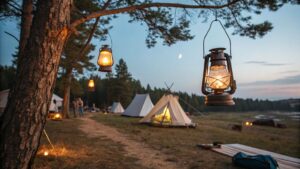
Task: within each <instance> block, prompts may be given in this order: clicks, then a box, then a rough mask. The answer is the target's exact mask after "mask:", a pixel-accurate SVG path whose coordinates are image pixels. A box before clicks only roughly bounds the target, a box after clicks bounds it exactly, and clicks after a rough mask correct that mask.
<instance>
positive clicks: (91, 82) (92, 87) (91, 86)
mask: <svg viewBox="0 0 300 169" xmlns="http://www.w3.org/2000/svg"><path fill="white" fill-rule="evenodd" d="M88 91H90V92H93V91H95V82H94V80H93V79H90V80H89V83H88Z"/></svg>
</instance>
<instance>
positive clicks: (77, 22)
mask: <svg viewBox="0 0 300 169" xmlns="http://www.w3.org/2000/svg"><path fill="white" fill-rule="evenodd" d="M239 1H241V0H233V1H229V2H228V3H226V4H224V5H189V4H180V3H149V4H141V5H132V6H128V7H124V8H118V9H111V10H101V11H97V12H93V13H91V14H89V15H87V16H85V17H83V18H80V19H78V20H75V21H74V22H73V23H72V24H71V25H70V29H74V28H75V27H76V26H78V25H80V24H81V23H84V22H86V21H88V20H91V19H93V18H97V17H100V16H105V15H112V14H118V13H124V12H130V11H134V10H142V9H146V8H152V7H174V8H183V9H187V8H189V9H221V8H226V7H229V6H230V5H233V4H235V3H237V2H239Z"/></svg>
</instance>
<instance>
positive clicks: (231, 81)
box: [202, 11, 236, 95]
mask: <svg viewBox="0 0 300 169" xmlns="http://www.w3.org/2000/svg"><path fill="white" fill-rule="evenodd" d="M214 22H217V23H219V24H220V25H221V27H222V29H223V30H224V32H225V34H226V36H227V38H228V40H229V54H230V55H227V54H225V55H224V56H225V57H226V63H227V67H228V69H227V70H228V74H229V75H230V83H229V86H231V89H230V91H229V92H228V93H230V94H233V93H234V92H235V90H236V83H235V81H234V77H233V73H232V66H231V62H230V60H231V56H232V52H231V39H230V37H229V35H228V33H227V31H226V29H225V27H224V26H223V24H222V22H221V21H220V20H219V19H218V18H217V11H216V12H215V19H214V20H213V21H212V22H211V23H210V25H209V28H208V30H207V32H206V34H205V36H204V39H203V58H204V59H205V61H204V65H205V67H204V71H203V79H202V93H203V94H205V95H207V94H209V92H208V91H206V90H205V89H206V87H205V85H204V84H203V83H204V82H205V83H206V81H205V79H206V77H208V72H209V71H208V67H207V66H206V65H208V61H209V58H208V56H205V40H206V37H207V35H208V33H209V32H210V30H211V27H212V25H213V23H214ZM222 78H225V77H222ZM222 78H221V79H222ZM216 81H217V79H216ZM210 90H212V89H210Z"/></svg>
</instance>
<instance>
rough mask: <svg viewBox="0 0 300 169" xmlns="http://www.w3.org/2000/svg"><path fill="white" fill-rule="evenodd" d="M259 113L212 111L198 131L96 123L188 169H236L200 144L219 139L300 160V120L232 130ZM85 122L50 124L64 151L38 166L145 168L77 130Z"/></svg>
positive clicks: (129, 121) (113, 118)
mask: <svg viewBox="0 0 300 169" xmlns="http://www.w3.org/2000/svg"><path fill="white" fill-rule="evenodd" d="M256 114H257V113H208V115H205V116H197V117H192V119H193V121H194V122H196V123H198V126H197V128H196V129H192V128H158V127H150V126H147V125H140V124H139V123H138V121H139V119H138V118H127V117H122V116H118V115H110V114H107V115H104V114H101V113H98V114H96V115H95V116H94V117H93V119H94V120H96V121H98V122H101V123H103V124H106V125H108V126H112V127H115V128H117V129H118V130H119V131H120V132H122V133H124V134H126V135H128V136H129V137H130V138H131V139H133V140H136V141H138V142H143V143H145V144H147V145H148V146H150V147H151V148H153V149H155V150H159V151H162V152H164V153H165V154H167V155H168V156H169V157H170V158H169V159H168V161H172V162H174V163H176V164H177V165H178V166H181V167H182V168H189V169H193V168H195V169H196V168H205V169H213V168H222V169H225V168H233V169H234V168H235V167H233V166H232V164H231V158H229V157H226V156H223V155H220V154H217V153H215V152H212V151H208V150H202V149H200V148H198V147H197V146H196V145H197V144H200V143H212V142H213V141H220V142H223V143H240V144H245V145H249V146H253V147H257V148H261V149H265V150H269V151H273V152H277V153H281V154H286V155H289V156H293V157H298V158H299V157H300V144H299V142H300V140H299V138H300V123H299V121H292V120H290V119H288V118H286V117H285V116H283V115H276V116H277V117H278V118H280V119H282V120H283V121H282V122H283V123H285V124H286V125H287V126H288V128H286V129H278V128H272V127H262V126H252V127H244V128H243V130H242V132H237V131H233V130H230V129H229V127H228V125H230V124H240V123H241V122H242V121H243V120H245V119H248V118H251V117H253V116H254V115H256ZM80 123H81V121H80V120H78V119H71V120H64V121H62V122H53V121H48V122H47V125H46V130H47V132H48V134H49V136H50V137H51V139H52V142H53V143H54V144H55V147H57V149H62V150H63V152H62V153H61V152H59V153H57V154H58V155H57V157H55V156H47V157H44V156H42V155H38V156H37V159H36V161H35V165H34V168H124V169H125V168H141V166H139V165H138V164H137V163H136V161H137V159H134V158H130V157H128V156H126V155H125V154H126V152H125V151H124V148H123V145H120V144H118V143H116V142H114V141H112V140H109V139H107V138H104V137H103V138H87V137H86V136H85V135H84V133H81V132H80V131H79V130H78V129H77V128H78V126H79V125H80ZM45 146H46V147H48V148H50V146H49V144H47V142H46V139H45V137H44V136H43V137H42V143H41V151H40V153H42V150H43V149H44V148H45ZM63 148H64V149H63ZM143 168H145V167H143Z"/></svg>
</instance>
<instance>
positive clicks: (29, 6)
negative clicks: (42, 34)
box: [19, 0, 33, 55]
mask: <svg viewBox="0 0 300 169" xmlns="http://www.w3.org/2000/svg"><path fill="white" fill-rule="evenodd" d="M32 11H33V1H32V0H23V5H22V19H21V32H20V42H19V43H20V44H19V55H20V54H21V53H23V52H24V49H25V46H26V43H27V40H28V37H29V35H30V28H31V23H32Z"/></svg>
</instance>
